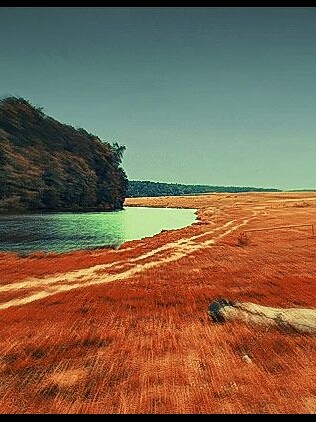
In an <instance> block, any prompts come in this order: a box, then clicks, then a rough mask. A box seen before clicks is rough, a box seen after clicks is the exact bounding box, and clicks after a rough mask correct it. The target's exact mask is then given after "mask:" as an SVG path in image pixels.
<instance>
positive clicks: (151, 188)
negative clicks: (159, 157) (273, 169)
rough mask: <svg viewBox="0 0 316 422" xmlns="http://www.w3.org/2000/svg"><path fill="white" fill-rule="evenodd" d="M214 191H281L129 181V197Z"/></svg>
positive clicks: (277, 190)
mask: <svg viewBox="0 0 316 422" xmlns="http://www.w3.org/2000/svg"><path fill="white" fill-rule="evenodd" d="M212 192H217V193H220V192H227V193H237V192H280V190H279V189H275V188H256V187H249V186H245V187H239V186H211V185H183V184H179V183H162V182H150V181H147V180H146V181H138V180H130V181H129V182H128V190H127V194H126V196H127V197H141V196H180V195H196V194H199V193H212Z"/></svg>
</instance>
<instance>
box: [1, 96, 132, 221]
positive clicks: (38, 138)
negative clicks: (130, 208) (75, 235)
mask: <svg viewBox="0 0 316 422" xmlns="http://www.w3.org/2000/svg"><path fill="white" fill-rule="evenodd" d="M124 150H125V147H124V146H123V145H119V144H118V143H117V142H115V143H113V144H110V143H108V142H105V141H102V140H101V139H99V138H98V137H97V136H95V135H93V134H91V133H89V132H87V131H86V130H85V129H82V128H79V129H78V128H77V129H76V128H74V127H72V126H70V125H67V124H62V123H60V122H58V121H57V120H55V119H53V118H52V117H50V116H48V115H46V114H45V113H44V112H43V109H42V108H41V107H35V106H33V105H32V104H31V103H30V102H29V101H27V100H25V99H24V98H17V97H7V98H4V99H2V100H1V101H0V213H11V212H36V211H50V212H52V211H112V210H117V209H122V207H123V203H124V200H125V196H126V191H127V186H128V180H127V177H126V174H125V172H124V170H123V168H122V167H121V162H122V155H123V152H124Z"/></svg>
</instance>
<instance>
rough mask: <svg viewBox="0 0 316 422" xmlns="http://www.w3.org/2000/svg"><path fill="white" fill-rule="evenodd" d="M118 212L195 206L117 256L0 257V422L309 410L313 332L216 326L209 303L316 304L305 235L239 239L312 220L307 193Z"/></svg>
mask: <svg viewBox="0 0 316 422" xmlns="http://www.w3.org/2000/svg"><path fill="white" fill-rule="evenodd" d="M126 205H141V206H144V205H147V206H173V207H189V208H197V209H198V216H199V220H197V222H196V223H195V224H193V225H192V226H190V227H187V228H184V229H181V230H174V231H166V232H162V233H160V234H158V235H156V236H154V237H152V238H146V239H143V240H140V241H133V242H127V243H125V244H123V245H122V246H121V247H120V248H119V249H118V250H96V251H91V252H87V251H80V252H73V253H68V254H60V255H58V254H43V253H37V254H33V255H31V256H29V257H26V258H21V257H18V256H17V255H13V254H12V255H9V254H1V255H0V276H1V278H0V322H1V324H0V412H1V413H110V414H112V413H124V414H131V413H145V414H152V413H160V414H165V413H174V414H176V413H191V414H192V413H209V414H210V413H211V414H212V413H238V414H239V413H288V414H289V413H315V412H316V384H315V380H316V347H315V346H316V342H315V336H313V335H302V334H298V333H295V332H292V333H289V332H282V331H280V330H277V329H275V328H274V329H272V328H260V327H251V326H247V325H246V324H244V323H237V322H227V323H224V324H215V323H213V322H211V321H210V320H209V318H208V315H207V307H208V304H209V303H210V302H211V301H212V300H213V299H214V298H216V297H218V296H221V297H225V298H227V299H230V300H237V301H241V302H242V301H246V302H254V303H258V304H262V305H267V306H269V305H271V306H280V307H308V308H316V303H315V302H316V301H315V291H316V289H315V286H316V238H315V237H312V233H311V228H310V227H296V228H293V229H280V230H271V231H261V232H252V233H249V234H248V241H247V242H245V243H243V242H240V239H241V237H240V236H241V233H242V232H243V231H244V230H247V229H255V228H263V227H275V226H284V225H294V224H307V223H310V224H312V223H314V224H316V221H315V217H316V193H310V192H306V193H256V194H248V193H245V194H231V195H228V194H210V195H201V196H196V197H193V196H192V197H166V198H137V199H128V200H126ZM315 228H316V227H315ZM245 354H247V356H248V357H249V358H250V359H248V360H245V359H244V358H243V357H244V355H245Z"/></svg>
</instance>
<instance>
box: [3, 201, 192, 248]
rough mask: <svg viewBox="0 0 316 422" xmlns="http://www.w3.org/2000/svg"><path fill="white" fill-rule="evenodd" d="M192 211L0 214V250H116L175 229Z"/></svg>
mask: <svg viewBox="0 0 316 422" xmlns="http://www.w3.org/2000/svg"><path fill="white" fill-rule="evenodd" d="M195 211H196V210H195V209H177V208H147V207H126V208H125V209H124V210H122V211H115V212H103V213H101V212H91V213H53V214H23V215H3V216H1V217H0V251H2V252H4V251H5V252H8V251H10V252H19V253H23V254H25V253H31V252H35V251H45V252H67V251H73V250H78V249H93V248H98V247H107V246H109V247H117V246H119V245H120V244H122V243H123V242H125V241H127V240H134V239H141V238H143V237H148V236H153V235H154V234H157V233H159V232H160V231H161V230H172V229H179V228H182V227H185V226H188V225H190V224H192V223H193V222H194V220H195V219H196V215H195V214H194V213H195Z"/></svg>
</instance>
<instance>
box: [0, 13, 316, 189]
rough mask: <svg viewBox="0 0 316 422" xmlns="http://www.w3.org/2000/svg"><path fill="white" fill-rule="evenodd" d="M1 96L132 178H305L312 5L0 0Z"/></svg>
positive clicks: (313, 121)
mask: <svg viewBox="0 0 316 422" xmlns="http://www.w3.org/2000/svg"><path fill="white" fill-rule="evenodd" d="M7 95H15V96H21V97H24V98H25V99H27V100H29V101H30V102H31V103H32V104H34V105H37V106H42V107H43V108H44V111H45V113H46V114H48V115H51V116H52V117H54V118H55V119H57V120H60V121H61V122H63V123H67V124H71V125H72V126H75V127H83V128H85V129H86V130H88V131H89V132H92V133H94V134H96V135H97V136H99V137H100V138H101V139H102V140H106V141H108V142H111V143H112V142H118V143H120V144H123V145H125V146H126V152H125V155H124V160H123V167H124V169H125V171H126V173H127V176H128V178H129V179H131V180H152V181H161V182H176V183H186V184H208V185H226V186H257V187H276V188H280V189H285V190H287V189H309V188H310V189H315V188H316V183H315V179H316V178H315V176H316V165H315V164H316V139H315V135H316V8H298V7H295V8H290V7H283V8H273V7H265V8H260V7H253V8H251V7H249V8H246V7H240V8H234V7H226V8H219V7H207V8H202V7H200V8H192V7H182V8H180V7H179V8H164V7H148V8H140V7H133V8H127V7H117V8H113V7H112V8H110V7H109V8H107V7H103V8H97V7H91V8H89V7H86V8H79V7H68V8H64V7H55V8H47V7H44V8H37V7H28V8H22V7H14V8H10V7H0V96H2V97H3V96H7Z"/></svg>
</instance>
